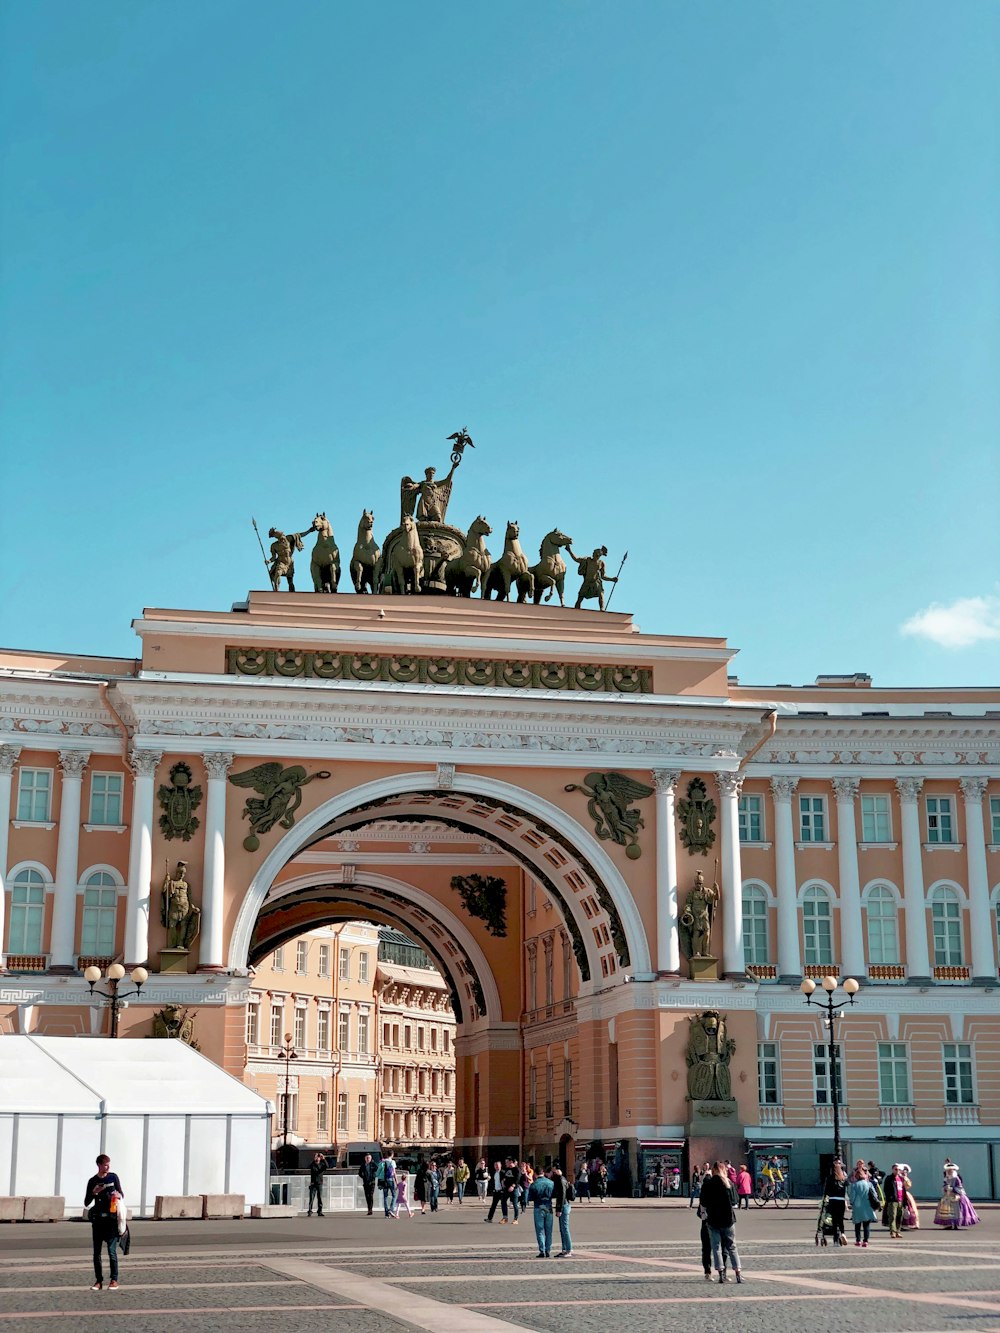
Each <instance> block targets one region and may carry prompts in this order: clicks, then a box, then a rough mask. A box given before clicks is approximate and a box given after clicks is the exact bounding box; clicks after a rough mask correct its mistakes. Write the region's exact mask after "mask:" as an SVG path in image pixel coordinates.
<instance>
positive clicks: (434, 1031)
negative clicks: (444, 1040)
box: [431, 1028, 438, 1051]
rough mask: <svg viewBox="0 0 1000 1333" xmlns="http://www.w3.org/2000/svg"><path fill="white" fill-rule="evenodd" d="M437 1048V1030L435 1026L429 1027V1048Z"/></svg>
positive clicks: (434, 1049) (433, 1049)
mask: <svg viewBox="0 0 1000 1333" xmlns="http://www.w3.org/2000/svg"><path fill="white" fill-rule="evenodd" d="M437 1048H438V1031H437V1028H431V1050H432V1051H436V1050H437Z"/></svg>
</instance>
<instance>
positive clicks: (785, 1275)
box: [0, 1203, 1000, 1333]
mask: <svg viewBox="0 0 1000 1333" xmlns="http://www.w3.org/2000/svg"><path fill="white" fill-rule="evenodd" d="M925 1214H926V1215H927V1216H926V1221H927V1223H928V1225H927V1226H925V1228H923V1229H921V1230H920V1231H919V1232H916V1233H912V1232H911V1233H909V1234H907V1235H906V1236H904V1238H903V1239H902V1240H901V1241H890V1240H889V1238H888V1235H887V1233H886V1232H884V1231H883V1230H882V1229H881V1228H876V1229H875V1233H874V1240H873V1243H872V1245H871V1247H870V1248H869V1249H867V1250H859V1249H855V1247H854V1245H853V1243H852V1244H851V1245H850V1246H848V1247H847V1248H846V1249H837V1250H834V1249H833V1248H831V1247H827V1248H826V1249H822V1248H819V1249H818V1248H817V1247H816V1246H815V1244H814V1239H813V1229H814V1221H815V1210H814V1209H813V1208H812V1207H811V1206H805V1205H801V1206H793V1207H792V1208H790V1209H789V1210H788V1211H787V1212H784V1213H778V1212H777V1211H774V1210H764V1211H760V1212H758V1211H753V1212H750V1213H749V1214H746V1213H744V1214H741V1217H740V1221H739V1228H738V1243H739V1247H740V1250H741V1251H742V1258H743V1265H744V1272H745V1275H746V1281H745V1282H744V1284H743V1285H742V1286H736V1285H735V1284H730V1285H728V1286H725V1287H720V1286H718V1285H716V1284H713V1285H711V1286H710V1285H709V1284H708V1283H707V1282H706V1281H705V1279H704V1277H703V1275H702V1271H701V1265H700V1251H699V1244H698V1223H697V1221H696V1219H695V1214H694V1213H693V1212H692V1211H689V1210H688V1209H687V1208H686V1207H685V1206H683V1205H680V1204H676V1203H674V1204H666V1205H662V1204H640V1205H633V1206H605V1207H600V1206H598V1205H596V1204H591V1205H587V1204H578V1205H577V1206H576V1207H575V1208H574V1211H573V1232H574V1246H575V1249H574V1255H573V1258H572V1259H568V1260H557V1259H555V1258H552V1259H550V1260H548V1261H545V1260H540V1259H537V1258H535V1253H536V1249H535V1245H534V1243H533V1242H534V1236H533V1230H532V1226H531V1219H530V1217H528V1218H522V1220H521V1223H520V1225H519V1227H518V1228H517V1229H515V1228H514V1227H512V1226H510V1225H508V1226H499V1225H498V1223H497V1222H496V1221H495V1222H494V1223H493V1224H492V1225H491V1226H485V1225H484V1224H483V1210H482V1209H481V1207H479V1206H478V1205H476V1204H469V1203H466V1204H465V1205H463V1206H462V1207H458V1206H457V1205H456V1206H453V1207H452V1208H451V1209H447V1208H446V1207H443V1208H442V1211H441V1212H440V1213H439V1214H438V1215H437V1217H432V1216H430V1215H428V1216H426V1217H423V1218H419V1217H418V1218H416V1219H415V1220H414V1221H412V1222H409V1221H406V1220H405V1219H402V1220H400V1221H399V1222H387V1221H386V1220H385V1219H384V1218H382V1217H381V1216H378V1215H376V1217H374V1218H371V1219H369V1218H366V1217H363V1216H354V1215H343V1214H340V1215H336V1216H329V1215H328V1216H326V1217H324V1218H323V1219H317V1218H311V1219H307V1218H298V1219H293V1220H291V1221H282V1222H273V1221H262V1222H251V1221H243V1222H229V1223H197V1222H190V1223H189V1222H177V1223H155V1222H136V1223H133V1236H134V1244H133V1249H132V1254H131V1255H130V1256H129V1257H128V1258H126V1259H123V1260H122V1269H121V1282H122V1286H121V1288H120V1290H119V1291H117V1292H109V1291H107V1290H105V1291H104V1292H101V1293H96V1292H91V1291H90V1290H89V1289H88V1288H89V1284H90V1282H91V1281H92V1276H91V1267H90V1257H89V1241H90V1229H89V1227H88V1226H87V1225H86V1224H85V1223H71V1222H66V1223H58V1224H55V1225H50V1226H47V1227H46V1226H35V1227H8V1228H5V1229H4V1230H3V1232H2V1233H0V1234H2V1240H3V1244H2V1248H0V1333H10V1331H12V1330H14V1329H22V1330H23V1329H32V1330H35V1329H37V1330H39V1333H79V1330H80V1329H81V1328H84V1329H116V1328H128V1327H131V1326H133V1325H136V1324H138V1325H140V1326H142V1327H145V1328H151V1329H160V1328H163V1329H166V1328H169V1329H171V1330H172V1333H173V1331H176V1333H189V1331H190V1333H201V1330H206V1333H208V1331H209V1330H210V1331H211V1333H237V1331H238V1333H256V1330H265V1329H267V1330H275V1329H288V1330H319V1329H323V1330H329V1329H331V1328H334V1329H344V1330H345V1333H346V1331H348V1330H349V1331H350V1333H398V1331H401V1330H404V1329H421V1330H424V1329H427V1330H433V1331H434V1333H480V1330H481V1331H482V1333H487V1331H488V1330H491V1329H492V1330H500V1329H503V1328H508V1329H509V1328H510V1327H511V1326H513V1327H514V1328H522V1329H533V1330H538V1331H539V1333H543V1331H544V1333H549V1331H551V1333H563V1330H565V1331H566V1333H569V1330H573V1333H598V1331H600V1333H606V1330H608V1329H628V1330H629V1333H656V1331H657V1330H662V1329H684V1330H686V1331H687V1333H712V1331H713V1330H717V1329H730V1328H731V1329H739V1330H741V1333H755V1330H767V1333H786V1331H787V1333H791V1331H792V1330H798V1329H800V1328H809V1329H811V1330H824V1329H829V1330H836V1331H837V1333H862V1331H863V1330H864V1331H867V1330H870V1329H874V1330H884V1333H944V1330H962V1331H963V1333H976V1330H987V1329H988V1330H1000V1259H998V1257H997V1253H996V1251H997V1234H998V1231H1000V1211H998V1210H994V1209H989V1208H987V1209H984V1210H983V1222H982V1224H981V1225H980V1226H978V1227H976V1228H975V1229H974V1230H973V1231H972V1232H970V1233H963V1232H957V1233H952V1232H941V1231H939V1230H937V1229H936V1228H934V1227H932V1226H930V1225H929V1221H930V1216H929V1214H930V1210H925Z"/></svg>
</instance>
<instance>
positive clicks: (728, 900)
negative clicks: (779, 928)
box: [715, 773, 746, 977]
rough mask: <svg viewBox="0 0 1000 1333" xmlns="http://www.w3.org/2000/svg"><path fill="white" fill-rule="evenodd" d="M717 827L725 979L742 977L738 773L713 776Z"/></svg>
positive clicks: (739, 789) (743, 969) (741, 785)
mask: <svg viewBox="0 0 1000 1333" xmlns="http://www.w3.org/2000/svg"><path fill="white" fill-rule="evenodd" d="M715 780H716V783H717V784H718V787H719V805H720V807H721V808H720V811H719V824H720V826H721V829H722V971H723V974H724V975H725V976H727V977H742V976H745V974H746V963H745V961H744V958H743V869H742V866H741V864H740V817H739V805H738V803H739V799H740V792H741V791H742V790H743V779H742V777H741V776H740V775H739V774H738V773H717V774H716V775H715Z"/></svg>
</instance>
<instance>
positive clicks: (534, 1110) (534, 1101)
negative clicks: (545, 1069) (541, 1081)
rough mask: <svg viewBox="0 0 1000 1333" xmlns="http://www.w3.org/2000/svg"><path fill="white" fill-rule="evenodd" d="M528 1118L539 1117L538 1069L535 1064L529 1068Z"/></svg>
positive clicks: (535, 1118) (534, 1118)
mask: <svg viewBox="0 0 1000 1333" xmlns="http://www.w3.org/2000/svg"><path fill="white" fill-rule="evenodd" d="M528 1119H529V1120H537V1119H538V1070H537V1069H536V1068H535V1066H534V1065H531V1066H529V1068H528Z"/></svg>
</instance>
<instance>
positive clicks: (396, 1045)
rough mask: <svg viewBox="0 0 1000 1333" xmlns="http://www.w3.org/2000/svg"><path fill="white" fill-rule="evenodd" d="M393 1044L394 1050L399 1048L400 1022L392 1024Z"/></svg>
mask: <svg viewBox="0 0 1000 1333" xmlns="http://www.w3.org/2000/svg"><path fill="white" fill-rule="evenodd" d="M392 1046H393V1050H396V1051H398V1050H399V1024H398V1023H393V1025H392Z"/></svg>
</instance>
